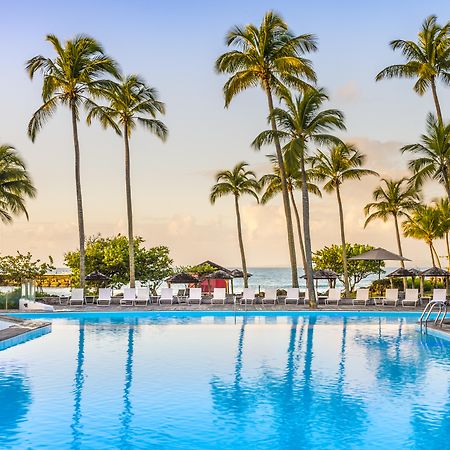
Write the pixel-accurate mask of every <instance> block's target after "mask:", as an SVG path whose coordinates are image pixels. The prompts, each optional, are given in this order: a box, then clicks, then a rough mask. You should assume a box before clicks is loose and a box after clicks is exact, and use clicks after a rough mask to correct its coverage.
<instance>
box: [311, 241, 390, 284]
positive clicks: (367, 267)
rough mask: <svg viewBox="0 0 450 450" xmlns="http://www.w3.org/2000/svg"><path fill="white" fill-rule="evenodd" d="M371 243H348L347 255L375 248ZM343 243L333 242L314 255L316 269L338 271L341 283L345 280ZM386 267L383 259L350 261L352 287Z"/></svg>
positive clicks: (358, 253)
mask: <svg viewBox="0 0 450 450" xmlns="http://www.w3.org/2000/svg"><path fill="white" fill-rule="evenodd" d="M373 249H374V247H372V246H371V245H364V244H349V243H347V244H346V255H347V256H348V257H349V258H350V257H352V256H358V255H361V254H362V253H365V252H368V251H370V250H373ZM342 255H343V253H342V245H337V244H333V245H331V246H329V247H324V248H322V249H320V250H318V251H317V252H315V253H314V255H313V261H314V270H322V269H328V270H332V271H333V272H336V273H337V274H338V278H339V280H340V282H341V283H343V282H344V261H343V259H342ZM382 268H384V262H383V261H348V264H347V271H348V280H349V286H350V289H351V290H353V289H354V287H355V286H356V284H357V283H359V282H360V281H362V280H363V279H364V278H366V277H368V276H369V275H372V274H377V273H379V271H380V270H381V269H382Z"/></svg>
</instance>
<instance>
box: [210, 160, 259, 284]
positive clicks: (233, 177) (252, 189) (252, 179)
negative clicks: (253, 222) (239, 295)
mask: <svg viewBox="0 0 450 450" xmlns="http://www.w3.org/2000/svg"><path fill="white" fill-rule="evenodd" d="M247 166H248V164H247V163H245V162H240V163H239V164H236V166H234V168H233V169H232V170H224V171H222V172H218V173H217V175H216V184H215V185H214V186H213V187H212V189H211V194H210V197H209V199H210V201H211V203H212V204H213V205H214V204H215V203H216V200H217V199H218V198H220V197H223V196H225V195H230V194H231V195H233V196H234V207H235V210H236V223H237V231H238V240H239V250H240V252H241V261H242V272H243V274H244V287H248V274H247V263H246V260H245V251H244V240H243V239H242V224H241V213H240V211H239V198H240V197H241V196H242V195H244V194H249V195H252V196H253V197H254V198H255V199H256V201H259V200H258V191H259V189H260V186H259V183H258V180H257V179H256V175H255V173H254V172H252V171H251V170H247Z"/></svg>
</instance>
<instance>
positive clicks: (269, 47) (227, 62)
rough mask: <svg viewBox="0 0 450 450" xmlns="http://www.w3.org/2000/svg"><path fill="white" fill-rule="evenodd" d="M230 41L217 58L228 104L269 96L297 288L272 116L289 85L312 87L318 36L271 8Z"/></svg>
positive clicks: (294, 276) (285, 200) (288, 220)
mask: <svg viewBox="0 0 450 450" xmlns="http://www.w3.org/2000/svg"><path fill="white" fill-rule="evenodd" d="M226 44H227V46H229V47H230V46H232V47H234V49H233V50H231V51H229V52H226V53H224V54H223V55H221V56H220V57H219V58H218V59H217V61H216V70H217V71H218V72H219V73H226V74H230V75H231V77H230V78H229V79H228V81H227V82H226V83H225V85H224V88H223V91H224V95H225V106H227V107H228V106H229V104H230V102H231V100H232V99H233V97H234V96H236V95H237V94H238V93H240V92H241V91H244V90H245V89H248V88H250V87H255V86H260V87H261V88H262V89H263V91H264V92H265V94H266V97H267V104H268V108H269V113H270V117H271V119H270V123H271V127H272V131H273V132H274V133H275V134H274V139H273V143H274V145H275V150H276V155H277V159H278V165H279V167H280V177H281V187H282V195H283V206H284V212H285V216H286V228H287V239H288V247H289V256H290V264H291V272H292V274H291V275H292V286H293V287H297V286H298V274H297V260H296V254H295V244H294V230H293V225H292V215H291V208H290V204H289V192H288V188H287V181H286V173H285V170H284V161H283V154H282V151H281V144H280V140H279V138H278V136H277V135H276V131H277V124H276V121H275V118H274V117H273V115H272V112H273V110H274V104H273V103H274V102H273V96H274V95H276V96H280V95H281V94H282V93H283V92H285V90H286V87H291V88H295V89H300V90H302V89H304V88H305V87H306V86H308V84H307V81H311V82H314V81H315V80H316V74H315V73H314V70H313V68H312V65H311V62H310V61H309V60H308V59H305V58H304V57H303V56H302V55H304V54H305V53H307V52H310V51H315V50H316V49H317V46H316V39H315V37H314V36H313V35H311V34H302V35H299V36H295V35H294V34H292V32H291V31H290V30H289V28H288V25H287V24H286V22H285V21H284V20H283V19H282V18H281V17H280V16H279V15H277V14H275V13H274V12H272V11H269V12H267V13H266V14H265V16H264V18H263V20H262V22H261V25H260V26H259V27H257V26H255V25H253V24H248V25H246V26H245V27H240V26H235V27H233V28H232V29H231V30H230V31H229V33H228V34H227V37H226ZM305 80H306V81H305Z"/></svg>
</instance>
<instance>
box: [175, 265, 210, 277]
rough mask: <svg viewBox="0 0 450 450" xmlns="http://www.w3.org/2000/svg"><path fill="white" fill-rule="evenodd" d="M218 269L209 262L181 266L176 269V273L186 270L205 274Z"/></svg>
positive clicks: (194, 273) (195, 273)
mask: <svg viewBox="0 0 450 450" xmlns="http://www.w3.org/2000/svg"><path fill="white" fill-rule="evenodd" d="M215 270H216V269H215V268H214V267H213V266H211V265H209V264H199V265H197V266H180V267H177V268H176V269H175V270H174V273H180V272H186V273H191V274H192V275H204V274H208V273H212V272H214V271H215Z"/></svg>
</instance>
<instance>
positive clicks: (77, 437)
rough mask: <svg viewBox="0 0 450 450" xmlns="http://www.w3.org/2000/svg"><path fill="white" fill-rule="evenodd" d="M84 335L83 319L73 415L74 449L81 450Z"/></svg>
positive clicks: (80, 327)
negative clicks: (79, 449) (78, 449)
mask: <svg viewBox="0 0 450 450" xmlns="http://www.w3.org/2000/svg"><path fill="white" fill-rule="evenodd" d="M84 334H85V323H84V320H83V319H80V322H79V333H78V353H77V366H76V371H75V379H74V387H73V392H74V402H73V415H72V425H71V428H72V437H73V442H72V448H81V437H82V435H81V430H80V421H81V417H82V416H81V393H82V390H83V385H84V379H85V377H84V368H83V366H84Z"/></svg>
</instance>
